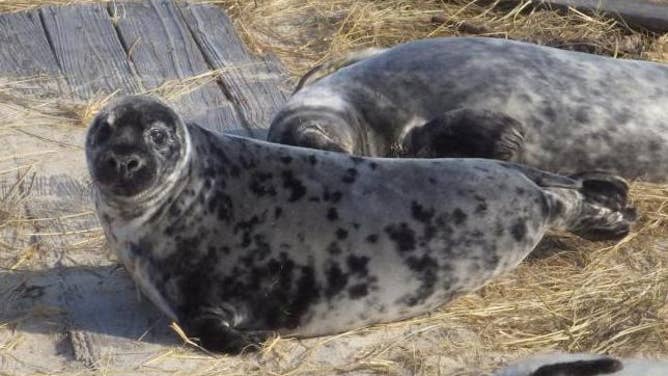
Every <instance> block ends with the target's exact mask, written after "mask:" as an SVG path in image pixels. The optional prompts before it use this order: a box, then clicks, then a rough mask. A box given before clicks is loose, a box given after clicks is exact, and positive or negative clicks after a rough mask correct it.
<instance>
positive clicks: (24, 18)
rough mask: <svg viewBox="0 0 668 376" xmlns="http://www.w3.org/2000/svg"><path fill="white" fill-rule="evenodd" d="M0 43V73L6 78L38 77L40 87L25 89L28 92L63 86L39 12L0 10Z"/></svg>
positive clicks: (59, 88)
mask: <svg viewBox="0 0 668 376" xmlns="http://www.w3.org/2000/svg"><path fill="white" fill-rule="evenodd" d="M0 46H1V48H0V75H2V76H3V77H5V78H6V79H8V80H12V79H18V78H21V79H24V78H33V77H37V76H39V77H41V78H42V80H40V82H39V83H40V85H41V86H42V87H38V88H30V89H26V91H27V92H30V93H36V92H42V94H43V92H44V91H47V92H49V93H52V92H54V91H55V92H58V91H62V89H64V88H65V87H64V86H65V85H62V82H60V80H59V79H60V76H61V71H60V68H59V66H58V62H57V61H56V58H55V56H54V55H53V51H52V50H51V46H50V45H49V41H48V39H47V37H46V33H45V31H44V28H43V27H42V21H41V20H40V16H39V12H37V11H28V12H19V13H3V14H0ZM27 86H28V87H29V86H30V85H27Z"/></svg>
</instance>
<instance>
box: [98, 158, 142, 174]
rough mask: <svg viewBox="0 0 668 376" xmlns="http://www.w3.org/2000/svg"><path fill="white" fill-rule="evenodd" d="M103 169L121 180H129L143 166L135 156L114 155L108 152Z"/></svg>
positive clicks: (140, 160)
mask: <svg viewBox="0 0 668 376" xmlns="http://www.w3.org/2000/svg"><path fill="white" fill-rule="evenodd" d="M103 164H104V166H103V168H104V169H106V170H108V171H109V172H112V173H113V174H115V175H116V176H118V177H120V178H123V179H130V178H132V176H133V175H135V174H136V173H137V172H138V171H139V170H141V168H142V167H143V166H144V161H143V160H142V159H141V158H140V157H139V156H138V155H137V154H116V153H114V152H109V153H108V154H107V155H106V158H104V162H103Z"/></svg>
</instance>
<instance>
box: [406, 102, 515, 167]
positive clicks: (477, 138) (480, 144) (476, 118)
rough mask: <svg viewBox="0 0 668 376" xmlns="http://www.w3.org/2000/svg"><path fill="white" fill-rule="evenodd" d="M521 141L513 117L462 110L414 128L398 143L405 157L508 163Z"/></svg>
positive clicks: (483, 111) (453, 111) (484, 111)
mask: <svg viewBox="0 0 668 376" xmlns="http://www.w3.org/2000/svg"><path fill="white" fill-rule="evenodd" d="M523 142H524V129H523V128H522V125H521V124H520V123H519V122H518V121H517V120H515V119H513V118H512V117H510V116H507V115H505V114H503V113H500V112H494V111H488V110H472V109H466V108H464V109H457V110H452V111H448V112H446V113H444V114H443V115H441V116H439V117H437V118H435V119H432V120H431V121H429V122H428V123H427V124H425V125H424V126H422V127H416V128H413V129H412V130H411V131H410V132H408V134H406V136H405V137H404V138H403V140H402V141H401V144H402V149H403V151H404V155H403V156H405V157H419V158H488V159H500V160H510V159H512V158H513V157H514V156H515V155H517V153H518V152H519V150H520V149H521V148H522V143H523Z"/></svg>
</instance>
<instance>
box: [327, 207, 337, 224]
mask: <svg viewBox="0 0 668 376" xmlns="http://www.w3.org/2000/svg"><path fill="white" fill-rule="evenodd" d="M327 219H329V220H330V221H336V220H337V219H339V212H338V211H337V210H336V208H329V209H328V210H327Z"/></svg>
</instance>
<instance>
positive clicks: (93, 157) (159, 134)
mask: <svg viewBox="0 0 668 376" xmlns="http://www.w3.org/2000/svg"><path fill="white" fill-rule="evenodd" d="M187 138H188V135H187V130H186V127H185V126H184V124H183V121H182V120H181V119H180V117H179V116H178V115H177V114H176V113H175V112H174V111H173V110H172V109H171V108H169V107H168V106H166V105H165V104H163V103H161V102H160V101H158V100H157V99H154V98H151V97H146V96H127V97H124V98H122V99H121V100H119V101H116V102H113V103H111V104H109V105H107V106H106V107H104V108H103V109H102V110H101V111H100V112H99V113H98V115H97V116H96V117H95V119H94V120H93V122H92V124H91V126H90V128H89V129H88V135H87V138H86V158H87V161H88V169H89V171H90V174H91V177H92V178H93V182H94V183H95V185H96V186H97V187H98V189H100V190H101V191H102V192H103V193H105V194H107V195H110V196H113V197H117V198H125V199H140V198H141V197H144V196H146V195H148V194H149V193H150V192H153V191H155V190H157V189H163V188H166V187H165V183H166V179H168V178H169V177H170V176H172V175H174V172H175V171H177V170H178V169H179V165H180V164H181V162H182V161H183V160H184V159H185V158H186V152H187V149H188V148H187V146H188V145H187Z"/></svg>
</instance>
